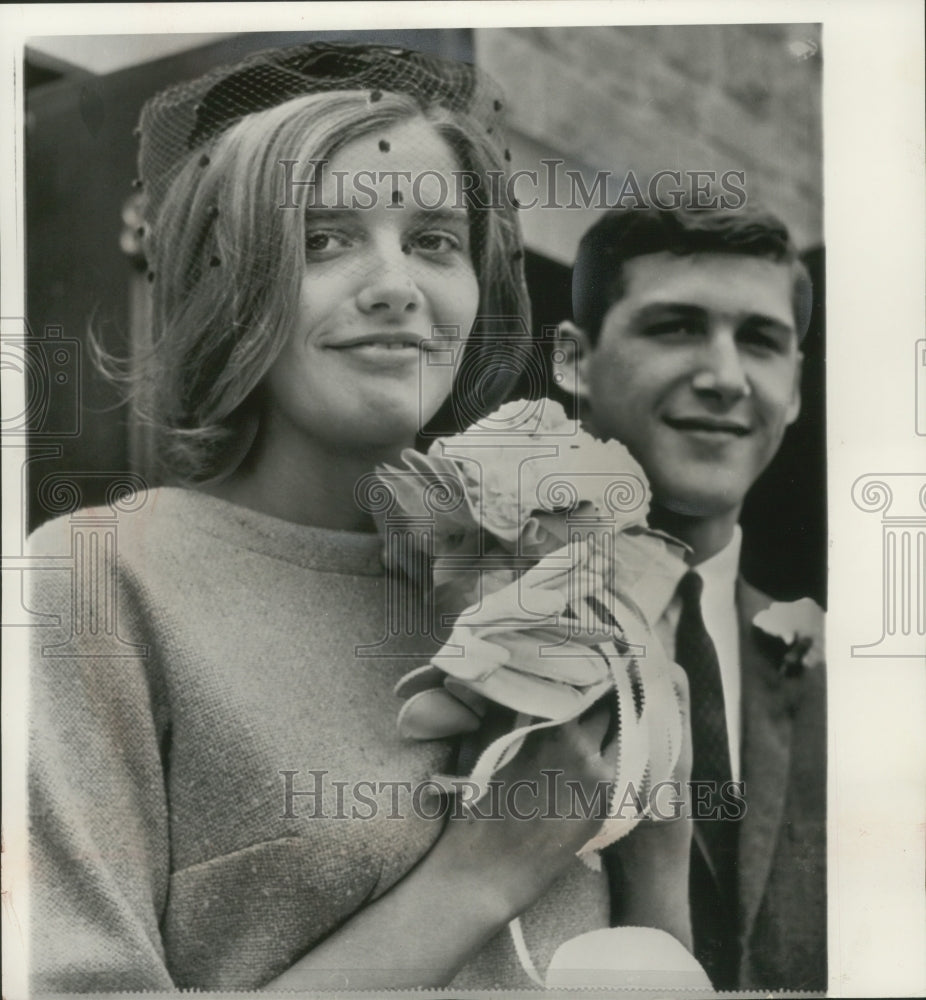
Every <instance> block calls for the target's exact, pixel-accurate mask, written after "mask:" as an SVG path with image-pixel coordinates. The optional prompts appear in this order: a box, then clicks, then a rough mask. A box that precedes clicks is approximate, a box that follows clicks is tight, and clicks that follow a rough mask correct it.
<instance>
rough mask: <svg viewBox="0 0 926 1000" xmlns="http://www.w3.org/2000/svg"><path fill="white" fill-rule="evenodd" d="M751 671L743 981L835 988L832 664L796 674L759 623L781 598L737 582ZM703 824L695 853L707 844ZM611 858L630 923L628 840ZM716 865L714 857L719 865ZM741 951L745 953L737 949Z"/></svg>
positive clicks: (743, 835) (740, 924)
mask: <svg viewBox="0 0 926 1000" xmlns="http://www.w3.org/2000/svg"><path fill="white" fill-rule="evenodd" d="M736 603H737V610H738V613H739V623H740V663H741V670H742V720H743V743H742V749H741V753H742V758H741V759H742V780H743V782H744V784H745V789H744V791H745V800H746V811H745V814H744V815H743V817H742V819H741V820H739V823H738V826H739V831H738V858H737V874H738V880H737V881H738V894H739V906H738V910H739V912H738V914H737V915H736V926H737V928H738V931H739V941H740V948H739V952H740V963H739V972H738V975H737V977H736V979H737V981H736V986H737V987H738V988H739V989H743V990H746V989H750V990H761V991H776V992H777V991H780V990H820V991H825V990H826V987H827V980H826V918H827V912H826V702H825V676H824V670H823V668H822V667H816V668H810V669H802V670H800V671H799V672H797V673H793V674H791V675H787V674H786V673H785V672H784V671H783V670H782V659H783V656H784V653H785V651H786V650H785V646H784V643H782V642H781V641H780V640H777V639H774V638H772V637H770V636H767V635H765V634H764V633H762V632H761V631H760V630H759V629H757V628H755V627H754V626H753V624H752V621H753V619H754V618H755V616H756V615H757V614H758V613H759V612H760V611H764V610H765V609H766V608H767V607H768V606H769V604H771V603H772V599H771V598H770V597H768V596H766V595H765V594H762V593H760V592H759V591H758V590H756V589H755V588H754V587H751V586H750V585H749V584H748V583H746V582H745V581H743V580H742V579H740V580H739V581H738V582H737V600H736ZM704 849H705V848H704V846H703V841H702V840H700V839H699V834H698V830H697V829H696V830H695V841H694V844H693V847H692V850H693V851H703V850H704ZM603 859H604V861H605V864H606V865H607V867H608V871H609V875H610V878H611V883H612V892H613V896H612V899H613V909H612V920H613V922H614V923H616V924H620V923H621V922H622V921H623V915H622V904H623V893H622V882H623V873H622V871H621V866H620V845H619V844H618V845H615V847H614V849H613V850H610V851H605V852H604V854H603ZM709 866H710V863H709ZM733 958H734V959H735V956H733Z"/></svg>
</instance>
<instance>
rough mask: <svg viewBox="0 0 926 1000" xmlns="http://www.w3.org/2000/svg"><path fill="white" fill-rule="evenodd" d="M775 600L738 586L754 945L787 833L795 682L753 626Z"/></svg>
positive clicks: (746, 927)
mask: <svg viewBox="0 0 926 1000" xmlns="http://www.w3.org/2000/svg"><path fill="white" fill-rule="evenodd" d="M770 603H771V600H770V598H768V597H766V596H765V595H764V594H762V593H761V592H759V591H758V590H756V589H755V588H754V587H751V586H750V585H749V584H747V583H746V582H745V581H744V580H742V579H740V580H739V581H738V582H737V609H738V612H739V618H740V661H741V665H742V677H743V688H742V704H743V751H742V753H743V758H742V764H743V768H742V774H743V780H744V781H745V784H746V789H745V793H746V813H745V815H744V817H743V820H742V823H741V826H740V833H739V836H740V841H739V863H738V866H737V867H738V873H739V902H740V910H741V913H742V924H741V927H742V929H743V934H744V937H743V941H744V943H745V942H746V941H748V939H749V936H750V934H751V931H752V926H753V922H754V921H755V918H756V914H757V913H758V911H759V905H760V903H761V901H762V896H763V893H764V891H765V886H766V883H767V882H768V876H769V871H770V869H771V864H772V857H773V855H774V852H775V844H776V841H777V839H778V834H779V831H780V829H781V818H782V813H783V809H784V802H785V792H786V789H787V784H788V769H789V763H790V756H791V714H790V712H789V711H788V701H789V682H788V680H787V679H786V678H784V677H783V676H782V674H781V672H780V670H779V666H780V664H779V662H778V659H777V658H775V656H774V650H771V651H770V650H769V649H767V648H765V647H763V646H762V645H761V644H760V643H759V642H757V638H758V637H757V635H756V630H755V629H754V627H753V625H752V620H753V618H754V617H755V615H756V614H757V613H758V612H759V611H762V610H764V609H765V608H766V607H768V605H769V604H770Z"/></svg>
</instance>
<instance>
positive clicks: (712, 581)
mask: <svg viewBox="0 0 926 1000" xmlns="http://www.w3.org/2000/svg"><path fill="white" fill-rule="evenodd" d="M742 546H743V531H742V529H741V528H740V526H739V525H738V524H737V525H735V526H734V528H733V536H732V538H731V539H730V541H729V542H727V544H726V545H725V546H724V547H723V548H722V549H721V550H720V551H719V552H716V553H715V554H714V555H712V556H711V557H710V559H705V560H704V562H702V563H698V565H697V566H694V567H692V568H693V569H694V570H695V571H696V572H697V574H698V576H700V577H701V579H702V580H703V581H704V593H705V595H706V596H707V595H711V596H714V595H717V596H719V595H722V594H724V595H725V594H729V595H732V594H733V592H734V590H735V589H736V577H737V574H738V573H739V565H740V549H741V548H742Z"/></svg>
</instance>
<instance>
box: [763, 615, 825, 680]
mask: <svg viewBox="0 0 926 1000" xmlns="http://www.w3.org/2000/svg"><path fill="white" fill-rule="evenodd" d="M823 617H824V616H823V608H821V607H820V605H819V604H817V602H816V601H815V600H813V599H812V598H810V597H802V598H801V599H800V600H799V601H787V602H780V601H774V602H772V604H771V605H769V607H768V608H766V610H765V611H760V612H759V613H758V614H757V615H756V616H755V618H753V620H752V623H753V625H755V626H756V628H758V629H761V631H763V632H765V634H766V635H770V636H773V637H774V638H776V639H781V641H782V642H783V643H784V644H785V645H786V646H787V647H788V650H787V652H786V653H785V657H784V661H783V663H782V669H783V670H784V671H785V673H794V672H796V671H797V670H798V669H799V668H800V667H806V668H807V669H812V668H814V667H819V666H821V665H822V664H823V663H824V650H823Z"/></svg>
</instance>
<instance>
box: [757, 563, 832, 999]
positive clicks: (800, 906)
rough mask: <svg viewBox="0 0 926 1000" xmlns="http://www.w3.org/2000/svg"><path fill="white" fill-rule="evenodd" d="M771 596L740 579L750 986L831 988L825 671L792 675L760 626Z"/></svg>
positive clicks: (779, 648)
mask: <svg viewBox="0 0 926 1000" xmlns="http://www.w3.org/2000/svg"><path fill="white" fill-rule="evenodd" d="M770 603H771V598H770V597H768V596H766V595H765V594H762V593H760V592H759V591H758V590H756V589H755V588H754V587H751V586H750V585H749V584H748V583H746V582H745V581H743V580H740V581H739V583H738V589H737V608H738V610H739V619H740V659H741V664H742V677H743V687H742V705H743V747H742V776H743V781H744V782H745V795H746V813H745V815H744V817H743V819H742V820H741V824H740V831H739V863H738V872H739V908H740V912H739V920H740V932H741V935H740V942H741V947H742V961H741V965H740V977H739V978H740V983H739V986H740V988H741V989H762V990H782V989H790V990H821V991H822V990H825V989H826V987H827V979H826V967H827V966H826V916H827V911H826V701H825V674H824V670H823V668H822V667H815V668H808V669H801V670H799V671H798V672H797V673H794V674H793V675H791V676H788V675H786V674H785V673H784V672H783V671H782V669H781V660H782V656H783V653H784V645H783V643H781V642H779V641H778V640H775V639H772V638H771V637H769V636H766V635H764V634H763V633H761V632H760V631H759V630H758V629H756V628H755V627H754V626H753V625H752V621H753V619H754V618H755V616H756V614H757V613H758V612H760V611H762V610H764V609H765V608H767V607H768V605H769V604H770Z"/></svg>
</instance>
